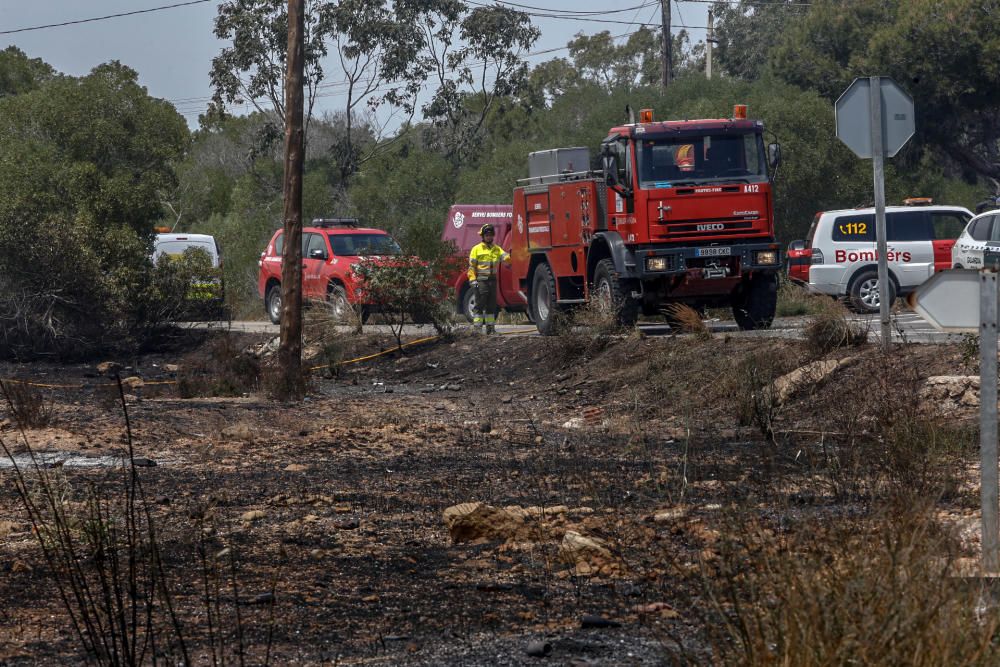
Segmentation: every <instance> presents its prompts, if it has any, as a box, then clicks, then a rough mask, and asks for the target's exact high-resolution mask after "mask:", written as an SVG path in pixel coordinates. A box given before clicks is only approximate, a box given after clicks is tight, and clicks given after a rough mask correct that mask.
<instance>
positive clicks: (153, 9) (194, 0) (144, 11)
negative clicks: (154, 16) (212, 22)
mask: <svg viewBox="0 0 1000 667" xmlns="http://www.w3.org/2000/svg"><path fill="white" fill-rule="evenodd" d="M205 2H215V0H189V1H188V2H178V3H176V4H173V5H164V6H162V7H150V8H149V9H137V10H135V11H131V12H122V13H120V14H108V15H107V16H95V17H94V18H90V19H78V20H76V21H64V22H63V23H49V24H47V25H36V26H32V27H30V28H17V29H15V30H2V31H0V35H13V34H14V33H18V32H29V31H31V30H45V29H46V28H61V27H63V26H68V25H78V24H80V23H93V22H95V21H107V20H108V19H117V18H121V17H123V16H134V15H136V14H148V13H150V12H159V11H162V10H164V9H174V8H175V7H187V6H188V5H200V4H202V3H205Z"/></svg>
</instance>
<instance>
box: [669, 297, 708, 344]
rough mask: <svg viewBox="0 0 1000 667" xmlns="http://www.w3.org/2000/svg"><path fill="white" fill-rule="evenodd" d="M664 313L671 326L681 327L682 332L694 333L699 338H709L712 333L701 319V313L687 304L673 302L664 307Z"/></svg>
mask: <svg viewBox="0 0 1000 667" xmlns="http://www.w3.org/2000/svg"><path fill="white" fill-rule="evenodd" d="M663 314H664V315H665V316H666V318H667V321H668V322H669V323H670V326H671V328H676V329H679V330H680V331H681V333H687V334H694V335H695V336H697V337H699V338H709V337H710V336H711V335H712V334H711V332H710V331H709V330H708V327H707V326H705V321H704V320H702V319H701V313H699V312H698V311H697V310H695V309H694V308H692V307H691V306H689V305H687V304H684V303H671V304H669V305H667V306H666V307H665V308H664V309H663ZM675 325H676V326H675Z"/></svg>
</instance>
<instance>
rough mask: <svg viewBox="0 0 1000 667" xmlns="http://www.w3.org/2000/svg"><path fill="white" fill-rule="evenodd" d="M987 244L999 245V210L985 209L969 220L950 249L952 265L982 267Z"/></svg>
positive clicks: (965, 267) (971, 267)
mask: <svg viewBox="0 0 1000 667" xmlns="http://www.w3.org/2000/svg"><path fill="white" fill-rule="evenodd" d="M987 246H990V247H992V248H996V247H998V246H1000V211H987V212H986V213H982V214H980V215H977V216H976V217H974V218H973V219H972V220H970V221H969V224H968V225H967V226H966V227H965V231H963V232H962V235H961V236H959V237H958V241H956V242H955V247H954V248H952V249H951V262H952V265H953V266H954V267H955V268H956V269H981V268H983V251H984V250H985V249H986V247H987Z"/></svg>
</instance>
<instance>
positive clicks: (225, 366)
mask: <svg viewBox="0 0 1000 667" xmlns="http://www.w3.org/2000/svg"><path fill="white" fill-rule="evenodd" d="M260 375H261V369H260V362H259V361H258V360H257V358H256V357H254V356H253V355H252V354H250V353H249V352H247V351H246V349H245V347H244V346H243V345H242V343H241V341H240V339H239V337H237V336H235V335H233V334H231V333H229V332H226V331H223V332H220V333H218V334H216V335H215V336H214V337H212V338H211V339H209V341H208V342H207V343H206V344H204V345H202V346H201V347H200V348H199V349H198V350H196V351H194V352H192V353H190V354H188V355H187V356H185V357H183V358H182V359H181V362H180V371H178V373H177V391H178V392H179V393H180V395H181V397H182V398H192V397H194V396H242V395H243V394H247V393H250V392H252V391H255V390H256V389H257V387H258V386H259V384H260Z"/></svg>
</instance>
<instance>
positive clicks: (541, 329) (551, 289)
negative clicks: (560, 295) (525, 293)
mask: <svg viewBox="0 0 1000 667" xmlns="http://www.w3.org/2000/svg"><path fill="white" fill-rule="evenodd" d="M530 306H531V314H532V316H533V317H534V320H535V326H536V327H538V333H540V334H542V335H543V336H551V335H552V334H554V333H555V332H556V319H557V318H558V317H559V313H560V312H561V311H562V308H560V307H559V305H558V304H557V303H556V280H555V278H553V277H552V269H550V268H549V265H548V264H541V265H539V267H538V268H537V269H535V277H534V278H533V279H532V281H531V303H530Z"/></svg>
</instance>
